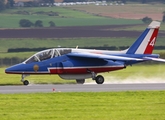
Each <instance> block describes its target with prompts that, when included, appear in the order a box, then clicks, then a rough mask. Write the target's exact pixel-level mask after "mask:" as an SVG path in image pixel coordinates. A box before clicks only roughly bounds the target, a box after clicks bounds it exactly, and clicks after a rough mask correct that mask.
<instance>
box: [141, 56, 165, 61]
mask: <svg viewBox="0 0 165 120" xmlns="http://www.w3.org/2000/svg"><path fill="white" fill-rule="evenodd" d="M144 59H145V60H152V61H157V62H165V59H162V58H152V57H144Z"/></svg>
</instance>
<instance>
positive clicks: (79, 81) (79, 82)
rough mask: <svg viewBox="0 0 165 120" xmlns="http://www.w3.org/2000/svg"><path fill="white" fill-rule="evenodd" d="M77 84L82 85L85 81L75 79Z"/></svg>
mask: <svg viewBox="0 0 165 120" xmlns="http://www.w3.org/2000/svg"><path fill="white" fill-rule="evenodd" d="M76 82H77V84H84V83H85V79H76Z"/></svg>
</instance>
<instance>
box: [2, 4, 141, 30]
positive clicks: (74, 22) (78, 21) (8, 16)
mask: <svg viewBox="0 0 165 120" xmlns="http://www.w3.org/2000/svg"><path fill="white" fill-rule="evenodd" d="M17 11H28V12H29V15H24V14H16V12H17ZM42 11H44V12H50V11H52V12H57V13H58V14H59V16H48V15H45V14H36V12H42ZM21 19H29V20H30V21H32V22H33V23H34V22H35V21H36V20H42V21H43V26H44V27H48V26H49V21H53V22H54V23H55V24H56V26H91V25H112V24H137V23H142V22H141V21H140V20H131V19H114V18H106V17H100V16H95V15H91V14H88V13H84V12H81V11H76V10H72V9H68V8H63V7H51V8H50V7H31V8H15V9H8V10H6V11H3V12H1V13H0V28H19V21H20V20H21Z"/></svg>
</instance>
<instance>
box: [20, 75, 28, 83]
mask: <svg viewBox="0 0 165 120" xmlns="http://www.w3.org/2000/svg"><path fill="white" fill-rule="evenodd" d="M27 76H30V75H25V74H22V77H21V82H23V84H24V85H29V81H28V80H24V78H25V77H27Z"/></svg>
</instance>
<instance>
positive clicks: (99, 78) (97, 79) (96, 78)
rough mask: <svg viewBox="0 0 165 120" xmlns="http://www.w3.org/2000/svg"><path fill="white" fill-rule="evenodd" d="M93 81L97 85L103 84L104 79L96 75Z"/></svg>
mask: <svg viewBox="0 0 165 120" xmlns="http://www.w3.org/2000/svg"><path fill="white" fill-rule="evenodd" d="M95 81H96V83H97V84H103V83H104V77H103V76H102V75H98V76H97V77H95Z"/></svg>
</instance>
